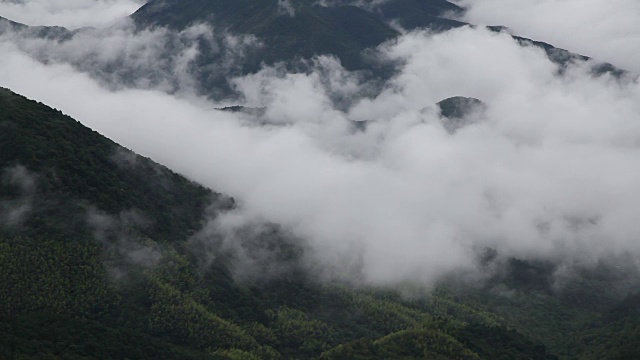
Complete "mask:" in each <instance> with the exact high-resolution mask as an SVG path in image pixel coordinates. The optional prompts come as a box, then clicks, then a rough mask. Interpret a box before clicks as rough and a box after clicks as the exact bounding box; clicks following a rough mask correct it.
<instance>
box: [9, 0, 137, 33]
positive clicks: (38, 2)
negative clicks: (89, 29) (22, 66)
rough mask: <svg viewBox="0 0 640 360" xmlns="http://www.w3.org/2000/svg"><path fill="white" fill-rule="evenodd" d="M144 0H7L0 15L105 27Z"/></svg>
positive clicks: (29, 22)
mask: <svg viewBox="0 0 640 360" xmlns="http://www.w3.org/2000/svg"><path fill="white" fill-rule="evenodd" d="M143 4H144V0H15V1H13V0H10V1H1V2H0V16H2V17H4V18H7V19H9V20H13V21H16V22H19V23H23V24H26V25H34V26H35V25H38V26H39V25H42V26H63V27H66V28H69V29H77V28H81V27H85V26H93V27H99V28H101V27H105V26H108V25H111V24H113V23H114V22H116V21H118V20H120V19H122V18H124V17H126V16H129V15H131V14H132V13H134V12H135V11H136V10H137V9H138V8H139V7H140V6H142V5H143Z"/></svg>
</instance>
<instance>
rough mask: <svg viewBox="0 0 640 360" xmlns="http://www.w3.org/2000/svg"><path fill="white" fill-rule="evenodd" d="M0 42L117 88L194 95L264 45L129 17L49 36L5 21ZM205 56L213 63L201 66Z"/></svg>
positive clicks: (200, 28) (203, 29) (200, 27)
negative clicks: (149, 25)
mask: <svg viewBox="0 0 640 360" xmlns="http://www.w3.org/2000/svg"><path fill="white" fill-rule="evenodd" d="M0 38H1V40H2V41H3V42H4V43H10V44H13V45H15V46H16V47H17V48H18V49H19V50H20V51H22V52H24V53H26V54H29V55H30V56H31V57H33V58H35V59H37V60H38V61H39V62H42V63H48V64H51V63H57V64H69V65H72V66H73V67H74V68H76V69H77V70H78V71H80V72H83V73H87V74H89V75H91V76H92V77H93V78H95V79H96V80H97V81H99V82H100V83H101V84H102V85H103V86H106V87H109V88H111V89H113V90H117V89H122V88H143V89H155V90H163V91H165V92H178V91H181V90H182V89H186V90H187V91H193V90H195V89H197V88H199V86H201V85H202V84H203V83H206V84H207V85H211V82H212V81H214V80H215V79H216V78H218V77H219V78H221V79H222V80H224V74H233V73H237V72H238V71H239V69H240V68H241V67H242V64H243V60H244V58H245V55H246V53H247V52H248V51H251V50H252V49H257V48H259V47H260V46H261V44H260V43H259V42H258V41H257V39H256V38H255V37H254V36H250V35H246V36H245V35H240V36H236V35H232V34H229V33H227V32H224V31H214V29H213V28H212V27H211V26H209V25H205V24H194V25H191V26H189V27H187V28H185V29H183V30H181V31H170V30H168V29H167V28H163V27H155V28H153V29H138V28H137V26H136V25H135V24H134V22H133V21H132V20H130V19H123V20H120V21H118V22H117V23H115V24H113V25H112V26H111V27H109V28H107V29H83V30H81V31H75V32H64V31H62V32H54V33H53V34H52V35H51V36H49V37H48V38H43V37H42V36H41V34H40V32H39V31H34V30H33V29H32V28H25V29H22V28H19V27H15V26H13V25H11V24H8V23H6V22H4V23H3V22H0ZM203 52H205V53H206V57H207V58H208V59H209V61H208V63H207V64H206V65H205V66H198V64H197V63H198V61H199V60H200V57H201V55H202V53H203ZM196 79H198V80H196ZM207 79H210V81H208V82H207ZM216 85H218V84H216ZM208 93H212V91H208Z"/></svg>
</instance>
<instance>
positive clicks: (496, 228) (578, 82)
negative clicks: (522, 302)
mask: <svg viewBox="0 0 640 360" xmlns="http://www.w3.org/2000/svg"><path fill="white" fill-rule="evenodd" d="M0 51H1V52H2V53H3V56H2V58H0V84H2V86H6V87H9V88H11V89H13V90H14V91H17V92H19V93H22V94H25V95H26V96H28V97H31V98H35V99H38V100H39V101H42V102H44V103H46V104H49V105H51V106H54V107H57V108H59V109H61V110H63V111H64V112H66V113H68V114H70V115H71V116H73V117H75V118H76V119H78V120H80V121H81V122H82V123H84V124H85V125H87V126H90V127H91V128H93V129H95V130H97V131H99V132H101V133H103V134H105V135H106V136H108V137H110V138H112V139H114V140H116V141H117V142H120V143H121V144H123V145H124V146H127V147H129V148H131V149H133V150H135V151H137V152H139V153H141V154H142V155H145V156H149V157H151V158H152V159H154V160H156V161H158V162H160V163H162V164H165V165H167V166H168V167H170V168H171V169H173V170H175V171H178V172H180V173H183V174H185V175H187V176H188V177H190V178H192V179H195V180H197V181H199V182H201V183H203V184H205V185H207V186H210V187H212V188H213V189H215V190H217V191H221V192H223V193H226V194H228V195H230V196H233V197H234V198H235V199H236V200H237V201H238V203H239V210H238V212H237V213H234V214H233V215H229V216H228V217H223V218H221V219H220V222H219V226H221V227H222V229H223V230H224V229H226V230H224V231H223V232H222V233H223V235H225V234H227V236H229V237H230V239H233V238H234V237H235V235H234V234H237V232H235V231H234V226H238V227H242V226H244V225H245V224H254V223H256V222H258V223H259V222H273V223H277V224H281V225H282V226H283V227H284V229H286V231H287V232H288V233H290V234H291V235H292V236H294V237H295V238H297V239H300V241H302V242H304V247H305V248H306V249H308V255H307V256H308V258H307V261H309V263H310V264H313V266H314V267H316V268H317V269H323V271H324V273H323V274H322V276H327V277H336V276H337V277H343V278H344V277H347V278H349V277H351V276H354V277H357V278H358V279H361V280H362V281H365V282H368V283H374V284H390V283H396V282H400V281H420V282H427V283H428V282H432V281H435V280H437V279H439V278H440V277H441V276H442V275H445V274H448V273H450V272H455V271H460V270H471V269H474V268H475V266H476V264H475V262H476V261H475V259H476V257H477V253H478V250H479V249H483V248H486V247H491V248H494V249H496V250H497V251H498V252H499V253H500V254H501V255H502V256H516V257H519V258H525V259H547V260H552V261H558V262H562V261H570V262H576V261H577V262H586V263H589V262H591V261H595V260H597V259H601V258H606V257H609V256H618V255H623V254H631V255H632V256H637V254H638V253H639V251H640V244H639V243H638V242H637V238H636V234H638V233H640V225H639V224H638V222H637V214H638V213H640V194H639V193H638V191H637V184H638V183H639V181H640V166H639V165H640V101H639V100H640V85H639V84H638V82H637V81H636V80H635V79H632V78H627V77H624V78H621V79H616V78H613V77H611V76H609V75H606V74H605V75H602V76H598V77H596V76H594V75H593V74H592V71H591V66H592V65H593V64H591V63H588V62H587V63H584V62H576V63H574V64H571V65H569V66H568V67H567V69H566V70H565V71H563V72H559V71H558V67H557V65H556V64H554V63H553V62H551V61H550V60H549V59H548V58H547V56H546V54H545V53H544V52H543V51H542V50H540V49H538V48H536V47H522V46H520V45H519V44H518V43H517V42H516V41H514V40H513V39H512V38H511V37H510V36H508V35H506V34H499V33H493V32H490V31H487V30H483V29H480V28H470V27H465V28H461V29H456V30H451V31H448V32H445V33H440V34H431V33H428V32H413V33H409V34H406V35H404V36H402V37H401V38H399V39H398V40H396V41H392V42H390V43H387V44H385V45H383V46H381V47H380V49H379V50H378V56H379V57H380V58H381V61H388V62H391V63H396V64H399V65H398V66H399V68H398V73H397V75H396V76H394V77H393V78H392V79H391V80H390V81H389V82H387V84H386V85H385V86H384V88H383V89H382V90H381V91H377V90H376V91H374V90H372V87H373V85H372V84H370V83H369V82H367V81H365V80H363V79H362V78H360V77H359V76H358V74H357V73H350V72H348V71H346V70H344V69H343V68H342V67H341V66H340V64H339V62H338V61H337V60H335V59H332V58H330V57H320V58H317V59H316V60H315V63H314V65H313V67H312V69H313V71H309V72H306V73H288V72H286V71H284V70H283V69H282V68H279V67H274V68H265V69H263V70H262V71H260V72H258V73H256V74H253V75H248V76H245V77H240V78H237V79H235V80H234V81H233V83H234V84H235V86H236V87H237V89H238V90H239V91H241V92H242V93H243V94H244V98H245V99H246V105H248V106H252V107H265V108H266V110H265V112H264V114H257V115H256V114H249V113H242V112H241V113H230V112H225V111H216V110H210V109H211V108H214V107H218V106H219V104H212V103H211V102H209V101H208V100H206V99H203V98H201V97H198V96H197V95H194V94H190V93H188V92H186V91H183V92H181V93H180V94H178V95H170V94H167V93H166V92H164V91H157V90H151V89H136V88H127V87H123V88H118V89H109V88H105V87H103V86H101V85H100V84H99V83H97V82H96V81H95V80H93V79H92V78H91V77H90V76H89V75H87V74H86V73H82V72H79V71H78V70H77V68H75V67H73V66H70V65H67V64H64V63H49V64H43V63H41V62H38V61H36V60H34V59H33V58H32V57H31V55H29V54H28V53H25V52H24V51H22V50H20V47H18V46H16V45H15V44H14V43H12V42H11V41H10V40H5V41H2V42H0ZM451 96H467V97H473V98H478V99H481V100H482V101H483V102H484V103H485V104H486V108H485V109H484V110H483V113H482V114H471V115H470V116H480V117H482V119H480V120H479V121H475V120H474V121H470V124H469V125H466V126H464V127H462V128H459V129H457V130H456V131H455V132H454V133H451V132H449V131H447V129H446V128H445V127H444V126H443V123H442V121H441V119H440V115H439V112H438V109H437V108H436V107H435V103H437V102H438V101H440V100H442V99H444V98H447V97H451ZM344 98H346V99H348V100H347V101H341V100H340V99H344ZM229 234H230V235H229ZM232 241H233V240H232ZM259 258H260V259H263V258H265V255H264V254H262V253H261V254H260V256H259ZM266 258H267V259H268V258H269V257H268V256H266ZM354 269H357V274H351V273H350V272H351V271H355V270H354ZM319 276H321V275H319Z"/></svg>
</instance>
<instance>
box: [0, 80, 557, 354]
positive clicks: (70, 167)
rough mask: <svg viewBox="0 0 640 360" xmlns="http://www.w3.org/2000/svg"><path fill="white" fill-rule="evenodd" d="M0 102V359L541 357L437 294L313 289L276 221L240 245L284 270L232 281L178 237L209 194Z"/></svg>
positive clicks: (42, 115)
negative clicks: (261, 252) (414, 296)
mask: <svg viewBox="0 0 640 360" xmlns="http://www.w3.org/2000/svg"><path fill="white" fill-rule="evenodd" d="M0 109H1V111H0V124H1V126H2V131H1V132H0V134H1V137H0V148H1V149H2V151H1V152H0V154H2V157H1V159H0V160H1V164H2V169H3V174H4V175H3V177H2V179H3V183H2V192H1V194H2V197H1V202H0V205H1V206H0V209H1V210H2V212H1V215H2V218H1V219H2V228H1V230H2V235H1V242H0V249H1V250H0V259H1V261H0V268H1V269H2V273H3V274H4V276H3V278H2V281H0V297H1V299H2V301H1V303H2V307H1V308H0V320H1V325H0V332H1V333H2V339H3V340H2V341H1V342H0V354H2V356H3V357H5V358H23V359H39V358H44V357H46V356H49V357H51V356H53V357H64V358H69V359H76V358H78V359H85V358H109V357H111V358H124V357H127V358H130V359H137V358H149V357H150V356H151V357H153V358H157V359H169V358H185V359H186V358H193V359H196V358H197V359H205V358H212V359H214V358H229V359H231V358H243V359H246V358H301V357H302V358H314V357H319V356H321V357H322V358H330V359H337V358H353V357H354V356H360V357H364V358H387V357H388V356H391V355H390V354H397V353H403V354H404V356H406V358H424V357H425V356H426V357H429V358H431V357H435V358H442V359H448V358H460V357H463V358H469V359H480V358H485V359H495V358H498V357H499V356H506V357H508V358H513V359H516V358H523V359H524V358H527V359H529V358H535V359H550V358H553V357H552V356H551V355H549V354H548V353H547V352H546V351H545V348H544V346H542V345H540V344H539V343H535V342H532V341H531V340H528V339H527V338H526V337H524V336H523V335H521V334H520V333H518V332H516V331H514V330H512V329H510V328H508V327H507V326H506V323H505V322H504V321H503V320H501V319H500V318H499V317H496V316H495V315H493V314H491V313H489V312H485V311H480V310H478V309H474V308H473V307H470V306H468V305H465V304H463V303H458V302H456V301H454V300H453V299H452V298H451V295H450V294H448V293H446V292H442V293H438V294H434V295H432V296H430V297H428V299H427V300H426V301H424V300H422V301H413V300H408V299H403V298H401V297H398V296H397V295H394V293H393V292H388V291H379V290H373V289H371V290H365V289H362V290H359V291H354V290H350V289H349V288H347V287H344V286H342V285H338V284H333V285H332V284H320V283H317V282H315V281H314V280H313V279H312V278H311V277H309V276H308V275H307V274H306V272H305V271H304V270H303V268H302V267H300V266H299V265H298V264H297V260H296V259H297V257H298V255H296V254H297V253H299V250H296V248H297V247H296V245H295V243H292V239H287V237H285V236H283V235H279V234H280V232H279V230H278V228H277V227H273V228H272V229H263V230H262V231H259V232H257V233H255V232H254V234H253V235H250V236H249V237H248V238H246V239H245V240H246V243H245V244H244V245H243V246H245V247H246V248H251V247H255V246H262V247H265V246H268V247H269V248H270V249H271V250H270V251H273V252H274V254H276V255H277V256H274V257H273V260H274V261H279V262H282V263H283V264H286V266H288V267H289V269H290V270H289V271H288V272H287V275H285V276H283V277H277V278H271V279H269V278H267V279H259V278H258V279H254V280H251V281H248V282H247V281H240V282H238V281H236V280H234V278H233V276H232V273H231V272H230V269H231V268H230V267H229V266H230V264H232V263H233V257H234V254H233V253H232V252H226V253H225V251H224V250H223V249H222V248H221V249H220V256H219V257H218V258H216V260H215V261H214V262H213V263H210V264H206V265H203V264H202V262H200V261H199V259H198V257H197V251H195V250H194V245H193V242H190V241H189V239H192V234H193V233H194V232H197V230H198V228H199V224H200V221H201V220H202V219H203V213H204V210H205V208H206V207H207V206H208V205H209V204H211V203H214V202H215V203H217V204H221V201H220V199H223V197H221V195H218V194H216V193H213V192H211V191H209V190H206V189H204V188H202V187H201V186H199V185H197V184H194V183H192V182H190V181H188V180H186V179H184V178H182V177H180V176H179V175H177V174H175V173H172V172H171V171H169V170H167V169H166V168H164V167H162V166H161V165H158V164H155V163H153V162H151V161H150V160H148V159H144V158H141V157H139V156H137V155H135V154H133V153H131V152H129V151H128V150H126V149H123V148H121V147H119V146H118V145H117V144H115V143H113V142H111V141H110V140H108V139H106V138H104V137H102V136H100V135H99V134H97V133H96V132H94V131H91V130H90V129H88V128H86V127H84V126H82V125H81V124H79V123H78V122H76V121H75V120H73V119H71V118H69V117H68V116H65V115H63V114H62V113H60V112H59V111H56V110H53V109H50V108H48V107H46V106H45V105H43V104H40V103H36V102H34V101H30V100H27V99H25V98H23V97H21V96H19V95H16V94H13V93H11V92H10V91H9V90H6V89H3V90H2V91H1V93H0ZM222 203H224V204H226V205H218V206H219V207H222V210H224V208H228V207H230V206H233V205H232V201H231V200H226V201H223V202H222ZM212 211H214V212H215V211H217V210H215V209H212V208H210V207H209V208H208V210H207V212H208V213H209V214H210V215H211V212H212ZM269 244H270V245H269ZM278 254H279V255H278ZM270 265H273V264H270ZM203 266H204V267H203ZM125 339H126V340H125ZM498 339H500V340H498Z"/></svg>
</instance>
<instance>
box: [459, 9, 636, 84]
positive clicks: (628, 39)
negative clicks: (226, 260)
mask: <svg viewBox="0 0 640 360" xmlns="http://www.w3.org/2000/svg"><path fill="white" fill-rule="evenodd" d="M455 3H456V4H457V5H460V6H462V7H464V8H465V9H466V15H465V17H464V20H465V21H469V22H471V23H475V24H486V25H503V26H507V27H509V29H510V30H511V31H513V32H514V33H516V34H517V35H522V36H525V37H529V38H532V39H535V40H540V41H545V42H548V43H551V44H553V45H554V46H556V47H560V48H564V49H567V50H570V51H573V52H576V53H580V54H583V55H587V56H591V57H593V58H596V59H598V60H601V61H607V62H610V63H612V64H614V65H616V66H618V67H621V68H623V69H627V70H631V71H635V72H640V65H639V64H640V21H638V18H639V17H640V2H638V1H636V0H539V1H517V0H458V1H455Z"/></svg>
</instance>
